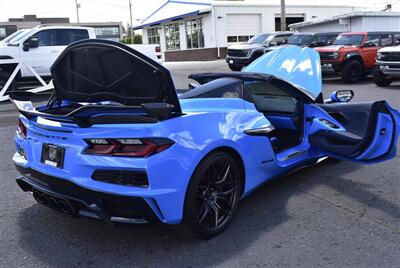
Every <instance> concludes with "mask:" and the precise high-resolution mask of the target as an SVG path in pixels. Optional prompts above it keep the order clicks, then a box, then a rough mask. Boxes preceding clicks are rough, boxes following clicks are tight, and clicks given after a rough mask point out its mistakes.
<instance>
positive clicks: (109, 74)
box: [10, 39, 181, 126]
mask: <svg viewBox="0 0 400 268" xmlns="http://www.w3.org/2000/svg"><path fill="white" fill-rule="evenodd" d="M51 74H52V76H53V84H54V93H53V95H52V97H51V98H50V100H49V103H48V104H47V105H46V107H44V108H42V109H39V108H38V109H35V108H33V106H31V105H29V101H28V100H27V96H28V97H29V95H27V93H21V92H14V93H11V94H10V97H11V99H12V101H13V102H14V103H15V104H16V106H17V108H18V109H19V111H20V112H21V113H22V114H24V115H25V116H27V117H33V116H42V117H48V118H51V119H53V120H59V121H74V122H75V123H77V124H78V125H80V126H90V125H92V124H95V123H129V122H130V121H131V120H129V117H131V118H132V121H133V122H136V120H138V118H139V117H142V119H143V120H139V121H148V122H151V120H154V121H157V120H159V119H163V118H166V117H170V116H174V115H179V114H181V107H180V104H179V100H178V97H177V94H176V90H175V87H174V84H173V81H172V78H171V74H170V72H169V71H168V70H167V69H166V68H164V67H163V66H161V65H160V64H159V63H157V62H155V61H153V60H152V59H150V58H148V57H147V56H145V55H143V54H141V53H139V52H137V51H136V50H134V49H132V48H130V47H128V46H125V45H123V44H120V43H116V42H111V41H106V40H95V39H89V40H84V41H80V42H76V43H74V44H72V45H70V46H69V47H67V48H66V49H65V50H64V52H63V53H62V54H61V55H60V56H59V57H58V59H57V60H56V61H55V62H54V64H53V66H52V67H51ZM21 101H23V103H21ZM121 120H122V121H123V122H119V121H121Z"/></svg>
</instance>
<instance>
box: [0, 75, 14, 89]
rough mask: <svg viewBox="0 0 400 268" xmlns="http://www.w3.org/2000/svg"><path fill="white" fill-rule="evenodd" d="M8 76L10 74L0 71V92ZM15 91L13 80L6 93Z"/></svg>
mask: <svg viewBox="0 0 400 268" xmlns="http://www.w3.org/2000/svg"><path fill="white" fill-rule="evenodd" d="M10 75H11V74H10V73H8V72H6V71H4V70H0V90H1V89H3V87H4V86H5V85H6V83H7V81H8V78H9V77H10ZM16 89H17V81H16V80H15V79H14V81H12V82H11V84H10V86H9V87H8V90H7V91H11V90H16Z"/></svg>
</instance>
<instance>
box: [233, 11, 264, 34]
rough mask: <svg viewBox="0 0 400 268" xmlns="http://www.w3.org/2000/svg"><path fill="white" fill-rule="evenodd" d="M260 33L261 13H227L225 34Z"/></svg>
mask: <svg viewBox="0 0 400 268" xmlns="http://www.w3.org/2000/svg"><path fill="white" fill-rule="evenodd" d="M259 33H261V14H228V15H227V19H226V35H227V36H240V35H255V34H259Z"/></svg>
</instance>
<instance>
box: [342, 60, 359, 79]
mask: <svg viewBox="0 0 400 268" xmlns="http://www.w3.org/2000/svg"><path fill="white" fill-rule="evenodd" d="M363 76H364V68H363V65H362V63H361V62H360V61H359V60H356V59H354V60H349V61H348V62H346V63H345V64H344V66H343V68H342V80H343V81H344V82H346V83H357V82H360V81H361V79H362V78H363Z"/></svg>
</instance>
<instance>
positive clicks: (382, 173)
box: [0, 61, 400, 267]
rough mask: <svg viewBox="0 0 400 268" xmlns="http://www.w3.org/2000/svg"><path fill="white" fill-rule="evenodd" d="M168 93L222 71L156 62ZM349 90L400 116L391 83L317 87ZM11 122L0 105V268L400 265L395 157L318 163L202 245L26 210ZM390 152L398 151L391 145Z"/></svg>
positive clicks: (256, 196) (246, 203)
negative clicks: (166, 76) (168, 83)
mask: <svg viewBox="0 0 400 268" xmlns="http://www.w3.org/2000/svg"><path fill="white" fill-rule="evenodd" d="M165 66H166V67H167V68H169V69H170V70H171V72H172V74H173V77H174V81H175V83H176V85H177V88H186V87H187V83H188V80H187V78H186V77H187V75H188V74H190V73H193V72H215V71H228V69H227V66H226V64H225V62H223V61H213V62H189V63H182V62H178V63H166V64H165ZM338 89H352V90H354V92H355V99H354V101H372V100H381V99H385V100H387V101H388V102H389V103H390V104H391V105H392V106H393V107H395V108H397V109H399V108H400V83H393V84H392V86H391V87H387V88H378V87H377V86H376V85H375V84H374V83H373V82H372V80H371V79H367V80H366V81H363V82H361V83H358V84H347V85H345V84H342V82H341V81H340V80H338V79H335V78H329V79H328V80H326V81H324V95H325V97H326V96H328V95H329V93H330V92H332V91H333V90H338ZM16 118H17V114H16V112H15V110H14V109H13V106H12V105H11V104H10V103H4V104H0V137H1V138H0V157H1V158H0V170H1V173H0V180H1V183H2V184H1V189H2V194H1V195H0V266H2V267H18V266H30V267H38V266H40V267H42V266H57V267H71V266H74V267H75V266H96V267H110V266H131V267H201V266H206V265H207V266H221V267H260V266H267V265H275V266H301V267H315V266H324V267H326V266H335V267H356V266H357V267H362V266H364V267H365V266H370V267H393V266H396V264H397V265H398V264H399V263H400V254H399V252H400V243H399V239H400V194H399V193H400V180H399V177H400V176H399V174H400V157H399V156H397V157H396V158H395V159H393V160H391V161H387V162H384V163H382V164H378V165H373V166H361V165H358V164H354V163H348V162H340V163H335V164H334V163H326V162H323V163H321V164H319V165H318V166H315V167H312V168H307V169H303V170H300V171H297V172H295V173H292V174H291V175H288V176H285V177H283V178H280V179H279V180H275V181H274V182H271V183H268V184H266V185H265V186H263V187H261V188H260V189H259V190H257V191H256V192H254V193H253V194H252V195H250V196H249V197H248V198H246V199H245V200H243V201H242V203H241V205H240V208H239V210H238V213H237V214H236V217H235V218H234V220H233V222H232V224H231V225H230V226H229V228H228V229H227V230H226V231H225V232H224V233H222V234H221V235H219V236H217V237H215V238H213V239H211V240H209V241H202V240H199V239H197V238H193V237H191V236H187V235H185V234H184V233H182V232H180V231H179V230H175V229H173V228H169V227H167V226H164V225H161V224H154V225H143V226H137V225H123V224H117V225H114V226H108V225H106V224H105V223H103V222H99V221H95V220H90V219H82V218H81V219H70V218H68V217H65V216H63V215H61V214H59V213H57V212H55V211H52V210H50V209H48V208H45V207H43V206H41V205H38V204H36V202H35V201H34V200H33V198H32V196H30V195H28V194H26V193H24V192H22V191H21V190H20V189H19V188H18V186H17V185H16V183H15V177H16V176H17V172H16V171H15V169H14V166H13V164H12V161H11V156H12V154H13V152H14V147H13V135H14V132H15V128H16ZM398 149H400V146H399V145H398Z"/></svg>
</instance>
